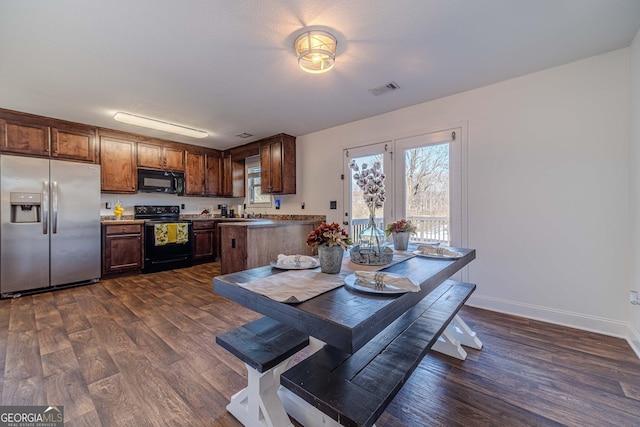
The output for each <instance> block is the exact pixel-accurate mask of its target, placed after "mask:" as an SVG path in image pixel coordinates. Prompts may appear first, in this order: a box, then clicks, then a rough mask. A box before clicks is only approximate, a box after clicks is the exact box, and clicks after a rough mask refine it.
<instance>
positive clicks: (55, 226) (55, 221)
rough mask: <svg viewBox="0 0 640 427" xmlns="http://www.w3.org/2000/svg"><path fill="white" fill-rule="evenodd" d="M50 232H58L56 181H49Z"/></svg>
mask: <svg viewBox="0 0 640 427" xmlns="http://www.w3.org/2000/svg"><path fill="white" fill-rule="evenodd" d="M51 187H53V188H52V190H51V193H52V194H51V206H52V208H51V210H52V212H51V216H52V218H51V233H52V234H57V233H58V181H51Z"/></svg>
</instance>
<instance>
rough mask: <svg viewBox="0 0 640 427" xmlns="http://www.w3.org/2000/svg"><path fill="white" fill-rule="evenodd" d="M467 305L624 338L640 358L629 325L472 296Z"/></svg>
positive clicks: (636, 336)
mask: <svg viewBox="0 0 640 427" xmlns="http://www.w3.org/2000/svg"><path fill="white" fill-rule="evenodd" d="M467 304H468V305H469V306H471V307H478V308H483V309H486V310H491V311H497V312H499V313H505V314H512V315H514V316H521V317H526V318H529V319H535V320H540V321H543V322H549V323H555V324H557V325H563V326H569V327H571V328H576V329H582V330H584V331H589V332H597V333H599V334H604V335H610V336H613V337H617V338H624V339H626V340H627V341H629V344H630V345H631V347H632V348H633V349H634V351H635V352H636V354H637V355H638V357H639V358H640V353H638V349H639V348H640V345H639V344H640V335H638V333H637V331H635V341H636V343H635V347H634V344H633V343H632V342H631V341H632V340H631V339H630V338H631V335H632V334H631V325H630V324H629V323H627V322H620V321H617V320H612V319H605V318H602V317H597V316H588V315H584V314H581V313H573V312H570V311H563V310H556V309H552V308H548V307H542V306H537V305H532V304H523V303H520V302H514V301H508V300H503V299H499V298H492V297H485V296H481V295H480V296H476V295H471V297H470V298H469V300H468V301H467Z"/></svg>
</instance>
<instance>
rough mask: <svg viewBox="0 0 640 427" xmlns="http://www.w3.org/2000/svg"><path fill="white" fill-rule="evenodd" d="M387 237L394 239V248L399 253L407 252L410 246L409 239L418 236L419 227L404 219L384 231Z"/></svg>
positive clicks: (389, 225) (388, 225)
mask: <svg viewBox="0 0 640 427" xmlns="http://www.w3.org/2000/svg"><path fill="white" fill-rule="evenodd" d="M384 231H385V233H386V235H387V236H389V235H391V236H392V237H393V248H394V249H395V250H397V251H406V250H407V247H408V246H409V237H410V235H411V234H416V231H417V227H416V226H415V225H414V224H413V223H412V222H411V221H407V220H406V219H404V218H402V219H399V220H398V221H395V222H392V223H390V224H387V228H386V229H385V230H384Z"/></svg>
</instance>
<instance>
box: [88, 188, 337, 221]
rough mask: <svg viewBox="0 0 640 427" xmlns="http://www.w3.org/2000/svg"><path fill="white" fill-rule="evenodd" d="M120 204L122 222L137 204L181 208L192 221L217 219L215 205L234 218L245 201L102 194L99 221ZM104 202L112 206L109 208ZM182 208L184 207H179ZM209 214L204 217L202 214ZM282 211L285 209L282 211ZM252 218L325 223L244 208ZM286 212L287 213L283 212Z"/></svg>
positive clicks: (311, 217) (322, 217) (309, 217)
mask: <svg viewBox="0 0 640 427" xmlns="http://www.w3.org/2000/svg"><path fill="white" fill-rule="evenodd" d="M118 200H119V201H120V203H121V204H122V206H123V207H124V213H123V214H122V219H133V207H134V206H136V205H163V206H165V205H176V206H180V207H181V208H180V214H181V215H182V216H183V218H185V219H192V218H219V217H220V209H218V205H222V204H226V205H227V207H228V209H233V210H234V212H235V214H236V216H238V215H239V214H240V213H241V212H242V210H243V204H244V201H245V200H244V198H234V199H229V198H224V199H219V198H206V197H185V196H176V195H171V194H155V193H136V194H109V193H102V194H101V198H100V201H101V206H100V218H101V219H102V220H110V219H115V215H114V213H113V208H114V207H115V205H116V201H118ZM107 203H110V204H111V208H110V209H108V208H107V207H106V206H107ZM182 205H184V208H183V207H182ZM205 210H206V211H208V214H203V212H204V211H205ZM283 210H284V209H283ZM246 211H247V213H248V214H251V217H256V218H263V219H272V220H319V221H324V220H325V219H326V216H325V215H314V214H309V215H307V214H305V215H301V214H299V213H296V214H285V213H280V211H278V210H276V209H275V208H274V207H271V208H255V207H249V208H247V209H246ZM285 212H286V211H285Z"/></svg>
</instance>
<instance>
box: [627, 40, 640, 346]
mask: <svg viewBox="0 0 640 427" xmlns="http://www.w3.org/2000/svg"><path fill="white" fill-rule="evenodd" d="M630 51H631V73H630V75H631V143H630V144H629V146H630V150H629V153H630V155H629V171H630V175H631V177H630V178H631V179H630V181H629V182H630V193H629V194H630V206H631V209H630V218H631V221H630V224H631V232H630V233H629V234H630V236H631V251H630V254H631V262H630V266H631V269H630V270H631V281H630V286H629V289H632V290H635V291H638V292H640V262H638V260H639V259H640V221H639V220H638V218H640V30H639V31H638V33H637V34H636V37H635V39H634V40H633V43H632V44H631V49H630ZM628 307H629V313H630V315H629V321H630V324H631V327H630V328H629V336H628V340H629V342H630V343H631V345H632V346H633V347H634V349H635V351H636V353H637V354H638V355H639V356H640V306H631V305H629V306H628Z"/></svg>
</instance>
